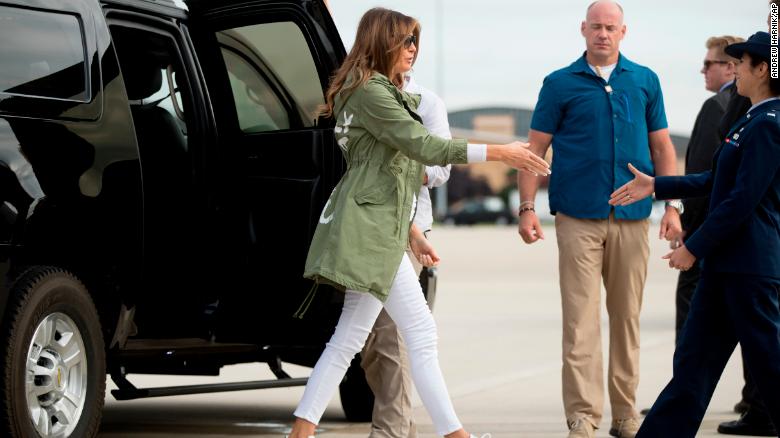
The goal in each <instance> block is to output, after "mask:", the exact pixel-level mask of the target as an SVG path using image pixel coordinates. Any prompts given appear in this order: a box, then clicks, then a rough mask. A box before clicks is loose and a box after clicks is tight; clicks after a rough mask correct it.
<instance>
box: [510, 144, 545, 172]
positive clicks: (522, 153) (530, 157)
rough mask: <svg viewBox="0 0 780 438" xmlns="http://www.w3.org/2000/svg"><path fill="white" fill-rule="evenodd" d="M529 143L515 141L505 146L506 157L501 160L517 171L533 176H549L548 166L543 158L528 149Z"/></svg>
mask: <svg viewBox="0 0 780 438" xmlns="http://www.w3.org/2000/svg"><path fill="white" fill-rule="evenodd" d="M529 146H530V144H529V143H523V142H521V141H515V142H512V143H509V144H507V145H506V156H505V157H504V159H503V160H502V161H503V162H504V163H506V164H508V165H509V166H512V167H514V168H515V169H517V170H520V171H523V172H528V173H530V174H533V175H537V176H538V175H544V176H546V175H549V174H550V165H549V164H548V163H547V162H546V161H544V158H542V157H540V156H538V155H536V154H535V153H534V152H533V151H532V150H531V149H529Z"/></svg>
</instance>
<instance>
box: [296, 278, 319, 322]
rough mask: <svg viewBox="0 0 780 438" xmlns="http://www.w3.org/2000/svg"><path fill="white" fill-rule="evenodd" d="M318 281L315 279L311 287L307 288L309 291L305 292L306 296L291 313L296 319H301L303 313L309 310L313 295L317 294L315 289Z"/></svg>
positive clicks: (317, 286) (317, 287)
mask: <svg viewBox="0 0 780 438" xmlns="http://www.w3.org/2000/svg"><path fill="white" fill-rule="evenodd" d="M319 287H320V283H319V282H317V281H315V282H314V284H313V285H311V289H309V293H308V294H306V298H304V299H303V302H302V303H301V305H300V306H299V307H298V310H296V311H295V313H293V318H296V319H303V315H304V314H305V313H306V312H307V311H308V310H309V307H310V306H311V303H312V302H313V301H314V296H315V295H316V294H317V289H319Z"/></svg>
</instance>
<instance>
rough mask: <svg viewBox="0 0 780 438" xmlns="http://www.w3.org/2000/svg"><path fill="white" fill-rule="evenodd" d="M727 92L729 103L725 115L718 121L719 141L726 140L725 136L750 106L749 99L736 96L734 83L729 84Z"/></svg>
mask: <svg viewBox="0 0 780 438" xmlns="http://www.w3.org/2000/svg"><path fill="white" fill-rule="evenodd" d="M727 90H728V91H729V103H728V105H726V113H725V114H723V118H722V119H720V126H718V132H719V133H720V134H719V137H720V140H721V141H722V140H723V139H724V138H726V135H728V133H729V131H731V127H732V126H734V124H735V123H737V121H738V120H739V119H741V118H742V116H744V115H745V113H746V112H747V110H748V109H749V108H750V107H751V106H752V104H751V103H750V99H748V98H747V97H744V96H740V95H739V94H737V86H736V83H734V84H731V87H729V88H728V89H727Z"/></svg>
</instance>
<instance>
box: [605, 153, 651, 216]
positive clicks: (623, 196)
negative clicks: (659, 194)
mask: <svg viewBox="0 0 780 438" xmlns="http://www.w3.org/2000/svg"><path fill="white" fill-rule="evenodd" d="M628 170H630V171H631V173H633V174H634V179H632V180H631V181H629V182H627V183H625V184H623V186H622V187H621V188H619V189H617V190H615V191H614V192H612V195H610V198H609V205H612V206H615V205H620V206H626V205H629V204H633V203H634V202H636V201H641V200H642V199H645V198H647V197H648V196H650V195H652V194H653V192H654V191H655V178H653V177H652V176H650V175H645V174H644V173H642V172H640V171H639V170H638V169H637V168H636V167H634V166H633V165H631V163H628Z"/></svg>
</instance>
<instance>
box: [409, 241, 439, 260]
mask: <svg viewBox="0 0 780 438" xmlns="http://www.w3.org/2000/svg"><path fill="white" fill-rule="evenodd" d="M409 247H410V248H411V249H412V254H414V257H415V258H416V259H417V261H418V262H420V264H421V265H423V266H425V267H426V268H430V267H433V266H436V265H438V264H439V260H440V259H439V256H438V255H437V254H436V251H435V250H434V249H433V245H431V243H430V242H429V241H428V239H426V238H425V237H424V236H423V235H422V233H420V234H418V235H413V236H411V238H410V239H409Z"/></svg>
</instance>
